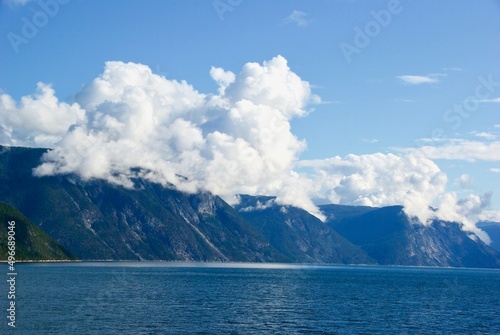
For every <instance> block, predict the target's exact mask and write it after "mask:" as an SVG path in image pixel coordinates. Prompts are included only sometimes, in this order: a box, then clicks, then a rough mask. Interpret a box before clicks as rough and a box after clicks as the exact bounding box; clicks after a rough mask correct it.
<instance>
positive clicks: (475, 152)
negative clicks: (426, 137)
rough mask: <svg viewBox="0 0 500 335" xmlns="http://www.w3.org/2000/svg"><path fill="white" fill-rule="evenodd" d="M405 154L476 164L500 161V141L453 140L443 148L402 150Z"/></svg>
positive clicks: (427, 146)
mask: <svg viewBox="0 0 500 335" xmlns="http://www.w3.org/2000/svg"><path fill="white" fill-rule="evenodd" d="M400 150H401V151H403V152H406V153H410V152H419V153H422V154H423V155H425V156H426V157H427V158H430V159H449V160H465V161H469V162H474V161H477V160H483V161H499V160H500V141H493V142H489V143H484V142H478V141H467V140H452V141H449V142H445V143H444V144H443V145H441V146H430V145H426V146H422V147H420V148H405V149H400Z"/></svg>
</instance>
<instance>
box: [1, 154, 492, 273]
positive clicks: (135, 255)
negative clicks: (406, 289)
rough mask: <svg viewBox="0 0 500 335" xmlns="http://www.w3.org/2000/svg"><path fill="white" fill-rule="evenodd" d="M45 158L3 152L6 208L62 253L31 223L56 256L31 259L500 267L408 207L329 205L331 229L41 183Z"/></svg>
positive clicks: (312, 222) (468, 241)
mask: <svg viewBox="0 0 500 335" xmlns="http://www.w3.org/2000/svg"><path fill="white" fill-rule="evenodd" d="M44 152H46V150H45V149H30V148H15V147H2V146H0V202H4V203H6V204H8V205H9V206H12V207H13V208H15V209H17V210H19V212H22V213H23V214H24V215H25V216H26V218H23V217H22V214H20V213H18V212H16V215H17V216H16V218H17V220H19V222H21V223H22V222H25V221H26V222H27V221H28V219H29V221H31V222H32V223H33V224H34V225H36V226H38V227H39V228H41V229H42V230H43V231H45V232H46V233H47V234H48V235H50V237H52V238H53V239H54V240H55V241H57V243H59V244H60V245H61V246H62V247H63V248H60V249H57V248H58V247H57V243H56V242H55V241H53V240H50V239H48V237H47V236H45V235H43V233H42V232H41V231H39V230H36V229H35V228H36V227H34V226H30V225H29V223H27V224H26V227H31V228H29V229H28V232H29V233H28V235H29V236H31V237H33V236H42V235H43V236H45V237H44V239H43V240H41V242H37V241H38V240H36V239H31V240H30V239H28V241H29V243H31V242H33V241H34V243H35V245H37V246H38V247H42V246H44V245H45V246H46V247H47V248H45V249H49V251H50V252H49V253H48V254H43V253H41V254H40V256H36V255H35V256H29V257H56V256H55V255H60V254H53V253H54V252H57V250H60V251H61V252H63V253H64V252H65V250H69V252H71V253H72V254H73V255H75V257H77V258H79V259H82V260H170V261H181V260H182V261H241V262H300V263H341V264H387V265H417V266H418V265H429V266H466V267H500V253H499V252H497V251H495V250H494V249H493V248H490V247H488V246H487V245H485V244H484V243H483V242H481V241H480V240H479V239H478V238H477V236H475V235H470V233H466V232H464V231H462V230H461V229H460V227H459V225H458V224H457V223H451V222H443V221H435V222H433V223H432V224H431V225H428V226H424V225H422V224H419V223H414V222H413V221H412V220H411V219H409V218H408V217H407V216H406V215H405V214H404V212H403V211H402V207H400V206H392V207H384V208H373V207H356V206H341V205H323V206H320V209H321V210H322V211H323V212H324V214H325V215H326V216H327V218H328V220H327V222H325V223H324V222H321V221H320V220H319V219H317V218H316V217H314V216H312V215H311V214H309V213H308V212H306V211H304V210H302V209H299V208H296V207H293V206H283V205H278V204H276V203H275V201H274V200H275V198H274V197H262V196H257V197H255V196H245V195H242V196H241V202H240V203H239V204H238V205H237V206H235V207H234V208H233V207H231V206H229V205H228V204H227V203H226V202H224V201H223V200H222V199H221V198H219V197H217V196H214V195H212V194H209V193H198V194H186V193H183V192H179V191H177V190H175V189H173V188H168V187H162V186H160V185H158V184H153V183H149V182H146V181H144V180H139V179H138V180H134V183H135V188H134V189H126V188H124V187H121V186H117V185H112V184H109V183H107V182H105V181H101V180H91V181H82V180H81V179H80V178H78V177H77V176H74V175H60V176H54V177H43V178H37V177H34V176H33V175H32V169H33V168H34V167H36V166H38V165H39V163H40V158H41V156H42V155H43V153H44ZM13 208H10V207H9V211H14V209H13ZM16 222H17V221H16ZM2 224H4V225H5V219H4V222H3V223H2ZM0 226H1V225H0ZM20 227H22V225H20ZM492 229H494V228H492ZM485 230H487V229H485ZM487 231H488V230H487ZM490 231H492V230H490ZM20 234H21V233H20ZM490 234H491V233H490ZM28 235H26V236H28ZM496 236H498V235H494V234H492V238H493V240H494V241H500V239H497V237H496ZM0 238H2V237H1V236H0ZM2 239H3V240H2V241H6V239H5V236H4V237H3V238H2ZM495 243H496V242H495ZM19 247H20V248H21V249H19V250H20V252H21V250H23V248H24V247H23V245H22V243H20V244H19ZM0 248H1V250H6V249H5V246H4V245H3V246H2V245H1V244H0ZM42 249H44V248H42ZM42 249H40V248H39V249H37V250H39V252H42ZM45 249H44V250H45ZM26 250H31V249H29V247H27V249H26ZM44 252H45V251H44ZM30 255H31V254H30ZM61 255H62V254H61ZM64 255H66V256H65V257H69V256H68V255H67V253H65V254H64ZM57 257H59V256H57ZM61 257H63V256H61Z"/></svg>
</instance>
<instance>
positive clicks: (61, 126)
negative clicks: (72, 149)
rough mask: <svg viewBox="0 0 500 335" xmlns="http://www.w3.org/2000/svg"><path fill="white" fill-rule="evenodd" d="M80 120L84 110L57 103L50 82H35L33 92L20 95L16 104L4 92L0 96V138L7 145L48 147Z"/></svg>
mask: <svg viewBox="0 0 500 335" xmlns="http://www.w3.org/2000/svg"><path fill="white" fill-rule="evenodd" d="M84 120H85V110H83V109H82V108H80V106H79V105H78V104H76V103H74V104H72V105H70V104H67V103H64V102H59V100H58V99H57V97H56V96H55V92H54V89H52V87H50V85H45V84H43V83H38V84H37V89H36V92H35V94H34V95H32V96H24V97H22V98H21V102H20V103H19V104H17V103H16V102H15V101H14V99H13V98H12V97H11V96H10V95H8V94H1V95H0V125H1V128H0V140H1V141H2V143H4V144H7V145H14V146H15V145H18V146H27V147H50V146H52V145H53V144H54V143H55V142H57V141H59V140H60V139H61V138H62V137H63V136H64V135H65V134H66V132H67V131H68V129H69V127H70V126H72V125H74V124H78V123H81V122H84Z"/></svg>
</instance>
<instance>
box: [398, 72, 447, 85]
mask: <svg viewBox="0 0 500 335" xmlns="http://www.w3.org/2000/svg"><path fill="white" fill-rule="evenodd" d="M443 76H446V75H445V74H441V73H434V74H429V75H425V76H416V75H404V76H397V77H396V78H398V79H400V80H401V81H402V82H403V83H404V84H407V85H420V84H435V83H438V82H439V77H443Z"/></svg>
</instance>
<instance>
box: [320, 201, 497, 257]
mask: <svg viewBox="0 0 500 335" xmlns="http://www.w3.org/2000/svg"><path fill="white" fill-rule="evenodd" d="M320 208H321V209H322V210H323V211H324V212H325V213H326V215H328V216H329V217H331V218H332V219H330V220H329V221H328V222H327V224H328V225H330V226H331V227H332V228H333V229H335V230H336V231H337V232H339V233H340V234H341V235H343V236H344V237H345V238H347V239H348V240H349V241H351V242H352V243H354V244H356V245H358V246H359V247H361V248H362V249H363V250H365V251H366V252H367V254H368V255H369V256H370V257H373V258H374V259H376V260H377V262H378V263H379V264H384V265H392V264H398V265H413V266H452V267H500V253H498V252H497V251H495V250H494V249H492V248H490V247H488V246H487V245H486V244H484V243H483V242H482V241H481V240H480V239H479V238H478V237H477V236H475V235H473V234H472V233H468V232H464V231H463V230H461V229H460V226H459V224H457V223H454V222H444V221H438V220H436V221H434V222H432V224H430V225H423V224H421V223H415V222H412V220H411V219H410V218H408V216H407V215H406V214H405V213H404V212H403V208H402V207H401V206H391V207H383V208H375V209H361V210H360V211H358V212H356V211H355V210H353V211H352V215H351V216H348V215H343V216H342V215H340V216H341V218H340V219H338V220H337V219H335V217H336V212H337V210H338V209H340V210H342V208H335V207H331V206H330V207H325V206H321V207H320ZM342 213H345V211H343V210H342Z"/></svg>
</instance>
